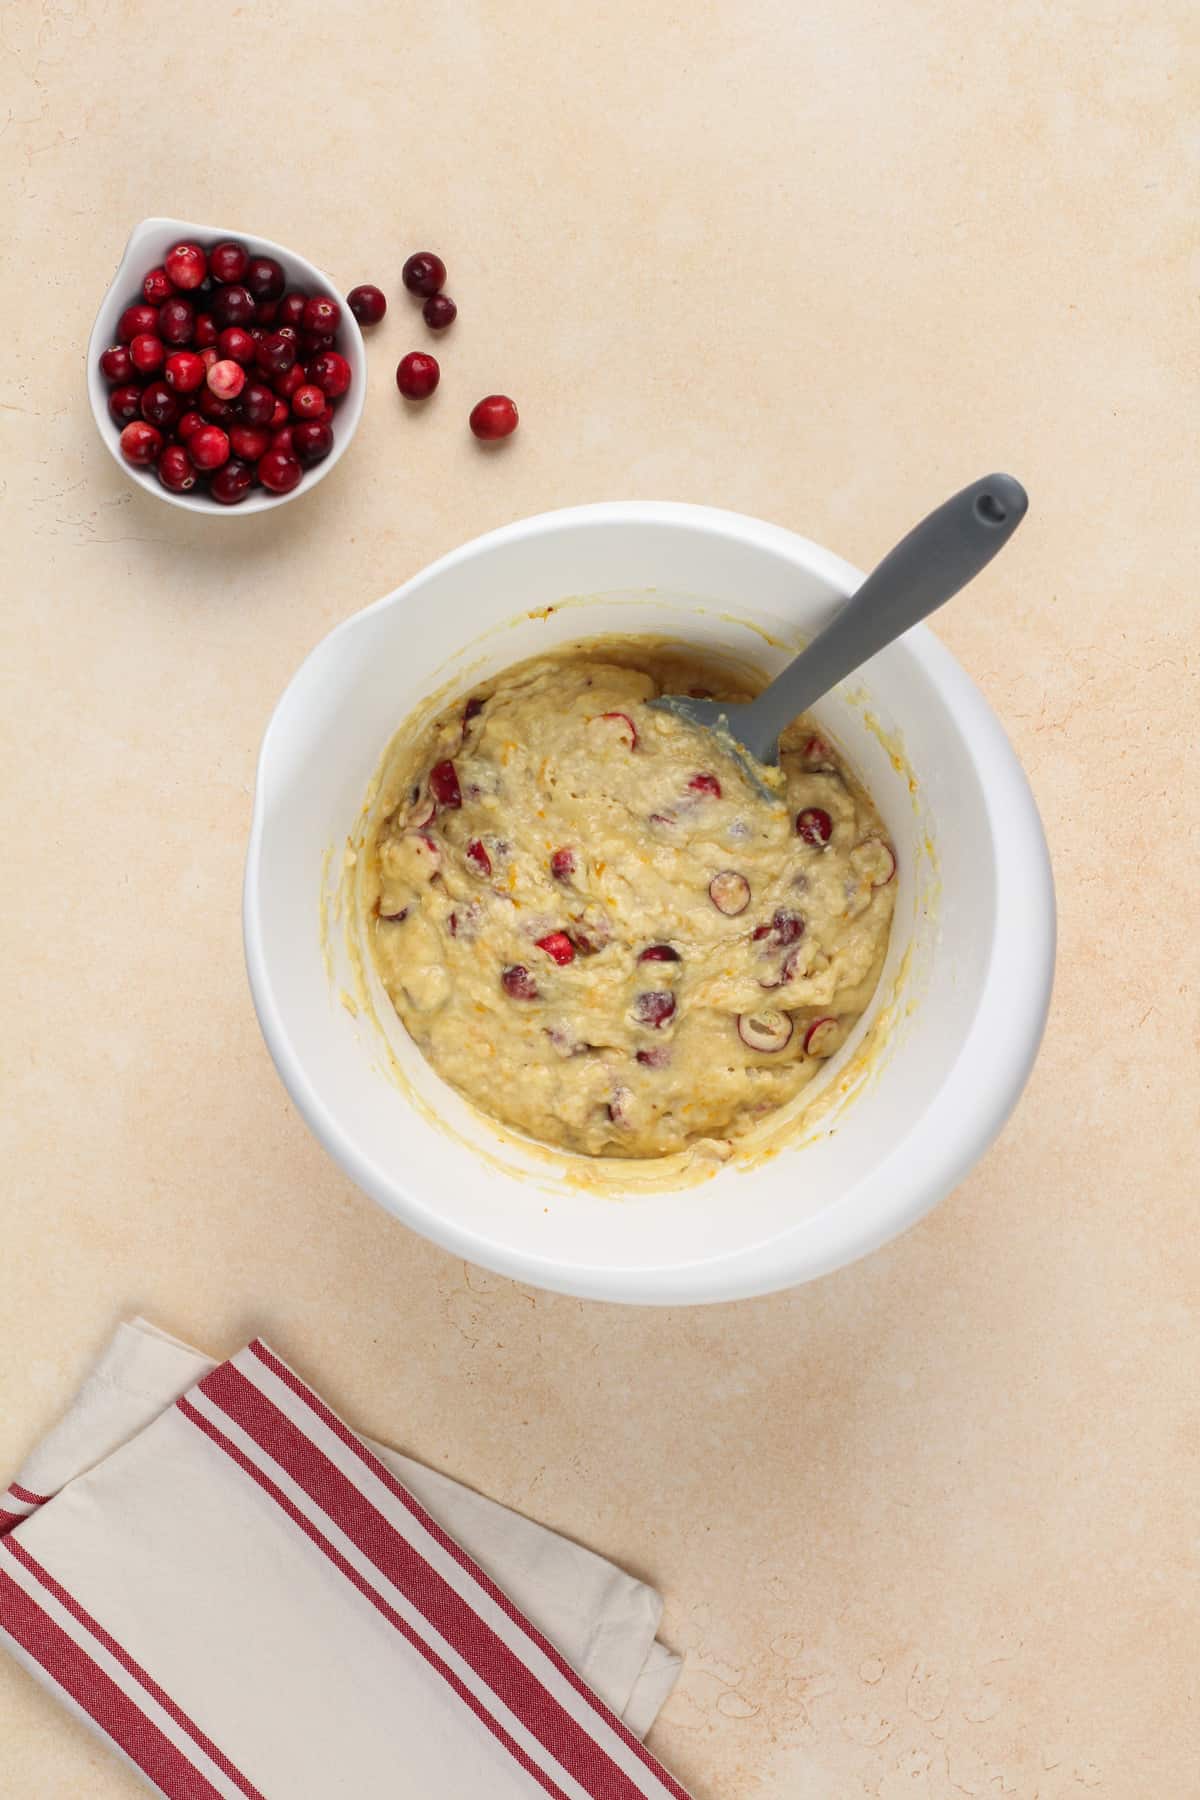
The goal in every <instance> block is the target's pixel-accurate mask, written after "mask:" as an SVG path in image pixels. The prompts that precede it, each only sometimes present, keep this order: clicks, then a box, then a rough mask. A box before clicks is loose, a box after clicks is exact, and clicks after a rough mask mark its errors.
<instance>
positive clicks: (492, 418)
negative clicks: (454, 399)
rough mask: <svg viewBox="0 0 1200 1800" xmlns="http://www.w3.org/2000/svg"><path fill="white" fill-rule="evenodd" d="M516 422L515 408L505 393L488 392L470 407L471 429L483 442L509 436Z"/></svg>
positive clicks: (515, 427) (514, 428) (515, 426)
mask: <svg viewBox="0 0 1200 1800" xmlns="http://www.w3.org/2000/svg"><path fill="white" fill-rule="evenodd" d="M518 422H519V420H518V414H517V409H516V407H515V406H514V405H513V403H512V401H511V400H510V399H509V398H508V395H507V394H488V395H487V396H486V397H485V398H484V399H482V400H481V401H480V402H479V404H478V405H477V406H475V407H472V409H471V420H470V423H471V430H472V431H473V432H474V433H475V436H476V437H477V438H483V439H484V441H485V442H492V441H494V440H495V439H496V438H506V437H511V435H512V433H513V432H514V431H515V430H516V429H517V424H518Z"/></svg>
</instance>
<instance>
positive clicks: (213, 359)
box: [196, 344, 221, 376]
mask: <svg viewBox="0 0 1200 1800" xmlns="http://www.w3.org/2000/svg"><path fill="white" fill-rule="evenodd" d="M196 354H197V355H198V356H199V358H200V361H201V362H202V363H203V364H204V373H205V375H206V376H207V374H208V371H209V370H210V369H211V368H212V367H213V365H214V363H219V362H220V360H221V352H220V351H219V350H218V349H217V347H216V345H215V344H209V345H208V346H207V347H206V348H205V349H203V350H198V351H197V352H196Z"/></svg>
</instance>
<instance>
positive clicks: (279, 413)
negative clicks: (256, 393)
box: [268, 394, 291, 431]
mask: <svg viewBox="0 0 1200 1800" xmlns="http://www.w3.org/2000/svg"><path fill="white" fill-rule="evenodd" d="M272 399H273V402H274V404H273V405H272V407H271V417H270V419H269V420H268V424H269V425H270V426H271V429H272V430H273V431H278V430H279V429H280V427H281V426H283V425H286V424H287V422H288V419H289V418H290V417H291V413H290V409H289V407H288V403H287V401H286V400H281V399H280V398H279V395H278V394H275V395H273V396H272Z"/></svg>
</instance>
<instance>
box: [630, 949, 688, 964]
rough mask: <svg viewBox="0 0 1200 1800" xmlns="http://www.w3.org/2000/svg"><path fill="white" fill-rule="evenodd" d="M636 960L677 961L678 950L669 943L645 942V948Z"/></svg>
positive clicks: (641, 961) (642, 961)
mask: <svg viewBox="0 0 1200 1800" xmlns="http://www.w3.org/2000/svg"><path fill="white" fill-rule="evenodd" d="M638 961H639V962H640V963H644V962H678V961H679V952H678V950H676V949H675V948H674V946H673V945H671V944H647V946H646V948H645V949H644V950H643V951H642V953H641V955H640V956H639V957H638Z"/></svg>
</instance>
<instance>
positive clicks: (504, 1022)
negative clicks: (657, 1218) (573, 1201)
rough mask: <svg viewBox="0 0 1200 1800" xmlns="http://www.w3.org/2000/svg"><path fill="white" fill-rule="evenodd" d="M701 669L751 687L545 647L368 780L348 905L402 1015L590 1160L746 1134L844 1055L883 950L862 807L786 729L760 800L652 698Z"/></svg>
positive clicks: (499, 1108)
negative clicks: (353, 896) (359, 864)
mask: <svg viewBox="0 0 1200 1800" xmlns="http://www.w3.org/2000/svg"><path fill="white" fill-rule="evenodd" d="M689 673H690V679H689ZM697 681H703V682H705V683H706V684H707V685H706V686H705V689H704V691H715V692H717V693H718V694H719V695H720V696H721V697H724V698H727V699H740V698H745V697H746V695H745V693H744V692H739V691H737V690H736V688H735V687H734V686H732V685H731V684H730V683H729V682H728V681H725V682H724V683H718V682H717V681H715V679H714V677H713V676H712V674H711V672H709V673H708V674H707V675H700V674H699V673H698V672H697V670H695V669H692V670H691V671H690V672H685V671H683V670H681V667H680V665H679V661H678V659H674V660H672V659H671V658H669V657H666V656H664V655H663V654H662V653H661V652H656V651H655V649H654V648H653V647H652V646H649V645H647V646H638V645H637V644H636V643H631V642H622V643H620V644H616V643H613V644H608V643H604V642H601V643H597V644H593V645H591V646H586V647H583V648H580V649H577V650H575V651H572V652H570V653H567V654H565V655H561V656H551V657H543V658H539V659H537V660H535V661H532V662H527V663H523V664H520V665H518V666H517V667H516V668H513V669H509V670H507V671H506V672H505V673H504V674H503V675H501V676H498V677H496V678H494V679H492V680H491V681H488V682H483V683H481V684H480V685H479V686H478V687H477V688H476V689H475V690H474V691H473V692H472V693H471V694H470V695H469V696H465V697H464V698H463V699H462V700H460V701H459V702H457V703H456V704H455V705H454V706H453V707H452V708H450V709H449V710H448V711H446V712H444V713H443V714H442V715H441V716H440V717H439V718H438V719H437V720H436V721H435V722H434V724H433V725H432V726H431V727H430V728H429V729H427V730H426V731H425V732H424V733H423V734H422V735H421V737H420V740H419V742H417V743H413V742H412V741H411V739H409V740H407V741H406V740H405V735H404V733H403V732H402V733H401V734H400V737H399V738H398V739H397V740H396V741H395V743H393V745H392V747H391V748H390V749H389V751H388V754H387V757H386V759H385V763H384V768H383V771H382V776H381V783H380V793H379V802H378V805H377V807H376V811H375V815H374V817H375V821H376V823H375V825H374V828H373V831H372V833H371V835H370V837H369V839H368V844H367V860H366V869H365V873H364V881H363V904H364V906H365V907H366V909H367V921H366V923H367V931H368V935H369V937H370V940H371V942H372V946H373V951H374V957H375V962H376V966H377V968H378V971H379V974H380V978H381V980H382V982H383V985H384V987H385V988H386V990H387V992H388V994H389V996H390V998H391V1000H392V1003H393V1005H394V1006H395V1008H396V1011H397V1013H398V1014H399V1016H400V1018H401V1019H402V1020H403V1021H404V1024H405V1025H406V1027H407V1028H408V1030H409V1032H410V1033H411V1034H412V1036H413V1038H414V1039H415V1040H416V1042H417V1044H418V1045H419V1046H420V1048H421V1049H422V1051H423V1052H424V1054H425V1055H426V1056H427V1057H428V1059H429V1061H430V1062H431V1063H432V1064H433V1066H434V1067H435V1068H436V1069H437V1070H438V1072H439V1074H441V1075H442V1076H443V1077H444V1078H445V1079H446V1080H447V1081H449V1082H451V1083H452V1084H453V1085H454V1086H455V1087H456V1088H458V1089H459V1090H460V1092H462V1093H463V1094H465V1095H466V1097H467V1098H468V1099H469V1100H471V1101H473V1102H474V1103H475V1105H476V1106H478V1107H479V1108H480V1109H481V1110H482V1111H483V1112H486V1113H489V1114H491V1115H492V1116H493V1117H494V1118H496V1119H499V1120H501V1121H502V1122H503V1123H504V1124H506V1125H509V1126H512V1127H514V1128H515V1129H517V1130H518V1131H522V1132H525V1133H526V1134H528V1135H529V1136H530V1137H533V1138H537V1139H541V1140H542V1141H543V1142H546V1143H549V1144H554V1145H558V1146H561V1147H562V1148H564V1149H567V1150H572V1151H579V1152H582V1153H584V1154H586V1155H591V1156H622V1157H654V1156H662V1155H666V1154H668V1153H670V1152H672V1151H677V1150H681V1149H683V1148H685V1147H686V1146H687V1145H689V1144H692V1143H695V1142H696V1141H698V1140H699V1139H702V1138H725V1139H728V1138H734V1137H737V1136H739V1135H741V1134H742V1133H744V1132H746V1131H747V1130H749V1129H750V1127H751V1126H753V1125H754V1124H755V1123H756V1122H757V1121H758V1120H759V1119H760V1118H761V1117H762V1116H763V1114H764V1113H767V1112H769V1111H771V1110H773V1109H774V1108H776V1107H778V1106H781V1105H783V1104H784V1103H785V1102H787V1101H789V1100H791V1099H792V1098H793V1097H794V1096H795V1095H796V1094H797V1093H798V1092H799V1091H800V1089H801V1088H802V1087H803V1086H804V1085H805V1083H806V1082H808V1081H810V1080H811V1079H812V1077H813V1076H814V1075H815V1074H816V1072H817V1071H818V1069H819V1068H820V1066H821V1063H822V1061H823V1059H825V1058H826V1057H828V1056H830V1055H832V1054H833V1053H834V1051H836V1050H837V1049H839V1048H840V1046H841V1045H842V1043H843V1042H844V1041H845V1039H846V1037H847V1035H848V1034H849V1032H850V1030H851V1028H852V1027H853V1025H854V1023H855V1021H856V1020H857V1018H858V1017H859V1015H860V1014H861V1012H862V1011H863V1009H864V1008H865V1007H866V1005H867V1003H868V1001H869V1000H870V997H871V994H872V992H873V990H874V987H875V984H876V982H877V980H878V977H879V972H880V969H881V967H882V963H883V958H884V954H885V951H886V949H887V941H888V931H889V927H890V923H891V916H892V906H893V899H894V894H895V885H894V882H893V880H892V877H893V876H894V874H895V869H896V863H895V857H894V855H893V852H892V850H891V847H890V845H889V844H888V842H887V838H886V835H885V833H884V830H883V827H882V825H881V823H880V820H879V817H878V815H877V813H876V812H875V809H874V808H873V806H872V805H871V802H870V800H869V799H868V797H867V795H866V794H865V793H864V792H863V790H862V789H861V787H859V786H858V785H857V784H856V783H855V782H854V781H853V779H852V778H851V777H850V775H849V774H848V772H847V771H846V769H845V768H844V767H843V766H842V765H841V763H840V762H839V760H838V758H837V756H836V754H835V753H834V752H833V751H832V749H831V748H830V746H829V745H828V744H827V743H826V742H825V741H824V740H823V739H822V738H821V737H820V735H819V733H818V732H817V730H816V728H815V727H814V726H812V725H811V724H810V723H807V722H806V721H805V720H803V719H800V720H797V721H795V723H794V724H793V725H792V726H790V727H789V729H788V731H787V733H786V734H785V736H784V739H783V743H782V751H781V758H780V765H781V766H780V768H779V769H778V770H763V771H762V774H763V778H764V780H765V781H766V782H767V784H768V785H769V786H770V788H771V790H772V794H773V795H774V796H775V797H774V798H772V799H769V800H768V799H764V798H763V796H762V795H761V794H760V793H759V792H758V791H757V790H756V789H755V787H754V785H753V784H752V783H751V782H750V781H749V779H748V778H747V776H746V774H745V772H744V771H743V770H742V768H741V767H740V765H739V763H738V760H737V758H736V757H735V756H733V755H732V754H731V753H729V752H728V751H726V750H724V749H722V747H721V745H720V744H719V743H718V742H717V740H716V739H715V738H714V737H713V736H712V734H711V733H709V732H706V731H703V730H701V729H699V728H697V727H695V726H692V725H688V724H686V723H684V722H683V721H681V720H678V719H675V718H672V717H671V716H670V715H669V714H666V713H662V712H658V711H652V710H651V709H650V708H649V706H648V705H647V702H648V701H649V700H651V699H652V698H654V697H655V696H656V695H657V694H659V693H663V692H685V691H687V689H688V688H689V687H692V686H695V685H696V683H697Z"/></svg>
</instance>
